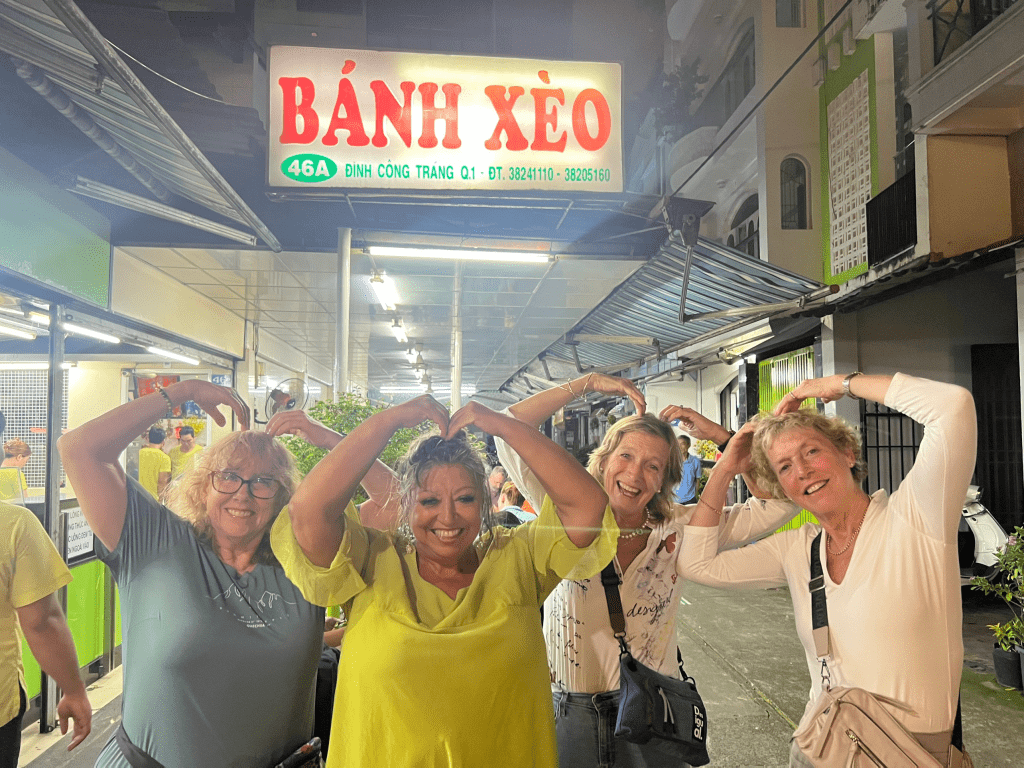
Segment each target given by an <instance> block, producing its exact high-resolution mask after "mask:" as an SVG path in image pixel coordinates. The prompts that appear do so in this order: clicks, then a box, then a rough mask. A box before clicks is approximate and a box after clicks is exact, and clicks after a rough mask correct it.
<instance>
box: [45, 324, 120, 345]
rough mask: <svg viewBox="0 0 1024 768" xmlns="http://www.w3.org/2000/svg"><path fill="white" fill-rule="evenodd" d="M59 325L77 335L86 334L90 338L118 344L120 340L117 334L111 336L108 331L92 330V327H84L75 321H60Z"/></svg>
mask: <svg viewBox="0 0 1024 768" xmlns="http://www.w3.org/2000/svg"><path fill="white" fill-rule="evenodd" d="M60 327H61V328H63V329H64V330H65V331H67V332H68V333H76V334H78V335H79V336H88V337H89V338H90V339H98V340H99V341H106V342H108V343H110V344H120V343H121V340H120V339H119V338H117V336H111V335H110V334H109V333H102V332H101V331H94V330H93V329H92V328H86V327H85V326H82V325H76V324H75V323H61V324H60Z"/></svg>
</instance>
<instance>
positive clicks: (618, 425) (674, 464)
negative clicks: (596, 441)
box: [587, 413, 683, 521]
mask: <svg viewBox="0 0 1024 768" xmlns="http://www.w3.org/2000/svg"><path fill="white" fill-rule="evenodd" d="M630 432H643V433H644V434H648V435H653V436H654V437H657V438H661V439H662V440H664V441H665V443H666V444H667V445H668V447H669V452H668V463H667V464H666V465H665V471H664V473H663V474H662V476H661V488H660V489H659V490H658V492H657V493H655V494H654V497H653V498H652V499H651V500H650V501H649V502H648V503H647V511H648V512H650V514H651V519H653V520H656V521H661V520H665V519H667V518H668V517H669V516H670V513H671V510H672V505H673V503H674V502H673V499H672V489H673V488H675V487H676V486H677V485H679V481H680V480H681V479H682V477H683V471H682V463H683V454H682V451H680V450H679V444H678V443H677V442H676V436H675V432H673V431H672V427H670V426H669V425H668V424H666V423H665V422H664V421H662V420H661V419H659V418H658V417H657V416H654V415H653V414H650V413H645V414H644V415H643V416H640V415H637V414H634V415H633V416H627V417H625V418H624V419H619V420H618V421H616V422H615V423H614V424H613V425H612V426H611V427H609V429H608V431H607V432H606V433H605V436H604V440H602V441H601V445H599V446H598V447H597V448H595V449H594V451H593V453H591V454H590V459H589V461H587V471H588V472H589V473H590V474H591V475H592V476H593V477H594V479H595V480H597V482H598V483H600V484H601V487H602V488H604V462H605V459H607V458H608V457H609V456H610V455H611V454H612V453H613V452H614V451H615V449H616V448H618V447H619V443H621V442H622V438H623V437H625V436H626V435H628V434H629V433H630Z"/></svg>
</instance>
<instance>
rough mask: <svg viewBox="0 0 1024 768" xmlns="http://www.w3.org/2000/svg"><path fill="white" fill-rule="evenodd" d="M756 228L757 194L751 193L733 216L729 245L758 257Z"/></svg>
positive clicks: (759, 247)
mask: <svg viewBox="0 0 1024 768" xmlns="http://www.w3.org/2000/svg"><path fill="white" fill-rule="evenodd" d="M757 230H758V211H757V195H751V196H750V197H748V198H747V199H746V200H744V201H743V204H742V205H740V207H739V210H738V211H736V215H735V216H733V219H732V226H731V227H730V228H729V240H728V242H729V245H732V246H733V247H734V248H735V249H736V250H738V251H743V252H744V253H746V254H748V255H750V256H753V257H754V258H755V259H757V258H760V256H759V254H760V251H761V242H760V238H759V237H758V234H757ZM733 243H735V245H733Z"/></svg>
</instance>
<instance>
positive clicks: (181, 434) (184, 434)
mask: <svg viewBox="0 0 1024 768" xmlns="http://www.w3.org/2000/svg"><path fill="white" fill-rule="evenodd" d="M201 450H203V446H201V445H196V431H195V430H194V429H193V428H192V427H189V426H184V427H181V428H180V429H179V430H178V444H177V445H176V446H175V447H174V448H171V453H170V457H171V479H174V478H176V477H178V476H179V475H181V473H183V472H184V471H185V470H186V469H188V468H189V467H191V466H192V460H193V459H195V457H196V455H197V454H198V453H199V452H200V451H201Z"/></svg>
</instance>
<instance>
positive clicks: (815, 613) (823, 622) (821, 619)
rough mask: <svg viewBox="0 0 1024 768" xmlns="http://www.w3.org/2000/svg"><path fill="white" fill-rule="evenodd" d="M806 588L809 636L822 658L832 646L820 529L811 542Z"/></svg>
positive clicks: (815, 650)
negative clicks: (808, 605) (829, 632)
mask: <svg viewBox="0 0 1024 768" xmlns="http://www.w3.org/2000/svg"><path fill="white" fill-rule="evenodd" d="M807 588H808V589H809V590H810V591H811V630H812V631H811V636H812V637H813V638H814V653H815V654H817V656H818V658H819V659H824V658H825V657H826V656H828V655H829V653H830V652H831V650H832V648H831V642H830V641H829V635H828V605H827V604H826V602H825V571H824V569H823V568H822V567H821V531H818V535H817V536H815V537H814V541H812V542H811V580H810V582H809V583H808V584H807ZM822 663H824V662H822Z"/></svg>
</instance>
